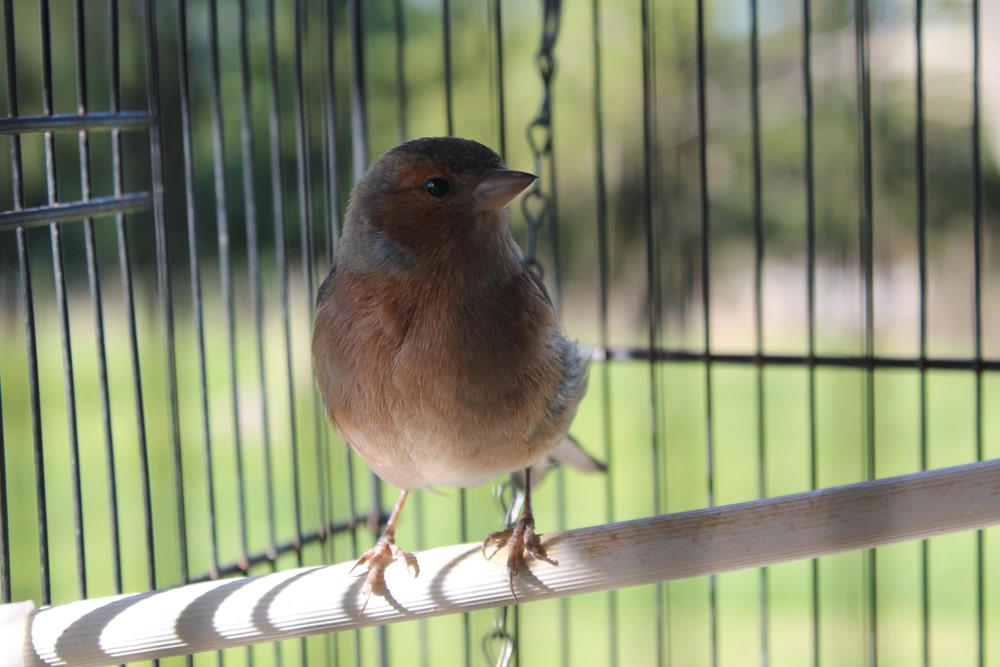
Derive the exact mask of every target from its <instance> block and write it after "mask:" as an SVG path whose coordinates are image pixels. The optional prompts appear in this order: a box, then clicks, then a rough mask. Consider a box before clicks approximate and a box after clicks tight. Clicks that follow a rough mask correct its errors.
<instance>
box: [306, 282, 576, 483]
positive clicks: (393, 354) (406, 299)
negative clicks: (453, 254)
mask: <svg viewBox="0 0 1000 667" xmlns="http://www.w3.org/2000/svg"><path fill="white" fill-rule="evenodd" d="M521 280H523V279H521V278H516V279H515V280H514V281H512V282H511V283H509V284H507V285H503V286H500V287H498V288H496V289H493V290H480V291H476V290H474V289H470V288H469V286H467V285H466V286H461V285H454V284H452V285H441V286H438V287H437V289H426V288H424V287H423V286H421V285H413V284H407V283H406V281H399V280H395V281H389V280H384V279H383V280H378V279H377V278H375V277H370V276H369V277H366V276H349V277H346V278H345V279H343V280H340V281H338V282H337V284H336V285H334V286H333V287H332V288H331V289H332V292H331V294H330V298H328V299H327V300H326V302H325V303H324V304H323V305H321V307H320V308H319V309H318V310H317V317H316V324H315V330H314V340H313V352H314V359H315V364H316V375H317V382H318V384H319V387H320V390H321V392H322V394H323V397H324V401H325V402H326V406H327V410H328V412H329V414H330V416H331V418H332V419H333V421H334V423H335V424H337V426H338V427H339V429H340V430H341V432H342V433H343V435H344V437H345V439H346V440H347V442H348V443H349V444H350V446H351V447H352V448H353V449H354V450H355V451H357V452H358V453H359V454H360V455H361V456H362V458H364V459H365V460H366V461H367V462H368V463H369V465H371V467H372V468H373V469H374V470H375V471H376V473H378V474H379V475H380V476H381V477H383V478H384V479H385V480H386V481H388V482H390V483H392V484H394V485H397V486H400V487H401V488H419V487H430V486H438V485H440V486H470V485H474V484H478V483H481V482H483V481H486V480H488V479H490V478H492V477H495V476H497V475H500V474H503V473H505V472H509V471H511V470H515V469H518V468H521V467H524V466H526V465H529V464H530V463H532V462H534V461H536V460H538V459H540V458H541V457H543V456H544V455H546V454H547V453H548V451H549V450H550V449H551V448H552V447H554V446H555V444H557V442H558V439H559V437H561V435H562V432H560V428H562V429H563V430H564V427H562V425H561V424H556V423H553V424H551V425H549V424H547V420H548V421H551V417H550V416H549V415H547V413H546V409H545V407H546V404H547V401H548V398H549V397H550V396H551V394H552V392H554V391H555V388H556V387H557V386H558V384H559V380H560V363H561V362H560V358H559V350H558V337H559V334H558V331H557V329H556V326H555V320H554V315H553V314H552V311H551V307H550V306H548V304H547V302H545V301H544V298H541V299H540V298H539V295H536V294H535V293H534V291H532V290H531V289H529V287H528V286H527V284H526V283H524V282H521ZM456 287H459V288H462V289H455V288H456Z"/></svg>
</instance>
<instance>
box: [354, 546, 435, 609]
mask: <svg viewBox="0 0 1000 667" xmlns="http://www.w3.org/2000/svg"><path fill="white" fill-rule="evenodd" d="M394 560H398V561H399V562H400V563H402V564H403V565H405V566H406V570H407V571H408V572H409V573H410V576H411V577H416V576H417V575H418V574H420V566H419V565H418V564H417V557H416V556H414V555H413V554H411V553H407V552H405V551H403V550H402V549H401V548H399V546H398V545H397V544H396V541H395V540H394V539H393V538H392V536H391V535H384V534H383V535H382V536H381V537H379V538H378V541H377V542H376V543H375V546H373V547H372V548H371V549H369V550H368V551H366V552H365V553H364V554H362V556H361V558H359V559H358V562H357V563H355V564H354V567H352V568H351V572H354V570H356V569H357V568H359V567H361V566H362V565H364V564H366V563H367V564H368V575H367V576H366V577H365V583H364V586H362V587H361V594H362V595H363V596H364V599H365V600H364V602H363V603H362V604H361V611H362V612H363V611H364V610H365V607H367V606H368V600H369V599H370V598H371V596H372V593H373V592H375V591H379V592H380V594H381V592H383V591H385V568H386V566H388V565H389V564H390V563H392V561H394Z"/></svg>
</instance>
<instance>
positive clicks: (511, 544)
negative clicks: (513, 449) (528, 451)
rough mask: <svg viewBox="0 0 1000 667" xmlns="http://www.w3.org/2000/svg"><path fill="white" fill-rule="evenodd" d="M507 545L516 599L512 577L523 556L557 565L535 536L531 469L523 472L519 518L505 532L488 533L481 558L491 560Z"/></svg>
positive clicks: (521, 562) (508, 570)
mask: <svg viewBox="0 0 1000 667" xmlns="http://www.w3.org/2000/svg"><path fill="white" fill-rule="evenodd" d="M504 545H507V574H508V577H509V580H510V594H511V595H512V596H514V599H515V600H516V599H517V593H515V592H514V576H515V575H516V574H517V571H518V569H520V567H521V566H522V565H524V555H525V554H526V553H527V554H528V555H530V556H531V557H532V558H537V559H538V560H544V561H545V562H546V563H551V564H552V565H558V563H557V562H556V561H554V560H552V559H551V558H549V557H548V555H547V554H546V553H545V547H543V546H542V542H541V540H539V539H538V535H537V534H535V516H534V514H532V513H531V468H528V469H526V470H525V471H524V508H523V509H522V510H521V517H520V518H519V519H518V520H517V521H516V522H515V523H514V525H513V526H511V527H510V528H508V529H507V530H499V531H497V532H494V533H490V534H489V535H487V536H486V539H485V540H484V541H483V556H485V557H486V558H488V559H489V558H492V557H493V555H494V554H495V553H496V552H497V551H499V550H500V548H501V547H503V546H504ZM488 547H493V553H491V554H490V555H488V556H487V555H486V549H487V548H488Z"/></svg>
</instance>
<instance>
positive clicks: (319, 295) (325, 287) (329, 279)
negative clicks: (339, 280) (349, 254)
mask: <svg viewBox="0 0 1000 667" xmlns="http://www.w3.org/2000/svg"><path fill="white" fill-rule="evenodd" d="M336 273H337V264H336V262H334V263H333V264H331V265H330V273H328V274H327V275H326V278H324V279H323V282H322V283H320V286H319V289H318V290H316V307H317V308H319V304H320V303H321V302H322V301H323V297H325V296H326V293H327V291H329V289H330V285H332V284H333V276H334V275H335V274H336Z"/></svg>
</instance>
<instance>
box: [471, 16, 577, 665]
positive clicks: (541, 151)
mask: <svg viewBox="0 0 1000 667" xmlns="http://www.w3.org/2000/svg"><path fill="white" fill-rule="evenodd" d="M561 14H562V0H542V40H541V45H540V46H539V48H538V53H537V54H536V55H535V64H536V66H537V67H538V73H539V75H541V78H542V103H541V105H540V106H539V109H538V113H537V114H536V115H535V117H534V118H533V119H532V120H531V122H530V123H528V126H527V128H526V130H525V134H526V136H527V140H528V145H529V146H530V147H531V153H532V156H533V157H534V163H535V174H537V175H538V179H536V180H535V182H534V183H532V185H531V187H530V189H529V190H528V192H527V193H525V195H524V197H522V198H521V212H522V213H523V214H524V219H525V221H526V222H527V225H528V229H527V231H528V237H527V242H526V244H525V246H526V247H525V250H524V261H525V262H527V264H528V267H529V268H530V269H531V270H532V271H534V272H535V274H536V275H537V276H538V277H539V279H541V278H542V277H543V276H544V272H543V269H542V265H541V263H540V262H539V261H538V258H537V249H538V234H539V232H540V231H541V229H542V228H543V227H544V226H545V224H546V223H547V222H549V216H550V215H551V214H552V195H551V194H550V192H549V188H550V187H551V186H550V184H549V182H548V180H549V179H546V178H544V177H543V176H544V174H545V173H546V170H545V167H547V166H548V165H550V164H551V162H550V161H551V158H552V105H551V102H552V75H553V74H554V72H555V55H554V53H553V50H554V49H555V45H556V38H557V37H558V36H559V20H560V17H561ZM493 495H494V497H495V498H496V499H497V503H498V504H499V505H500V509H501V511H502V512H503V515H504V519H505V521H506V522H507V525H512V524H513V523H514V521H516V520H517V516H518V514H519V513H520V508H521V506H522V504H523V503H524V489H523V488H520V487H519V486H517V485H515V484H514V483H513V482H512V481H511V479H510V478H508V480H507V481H505V482H503V483H502V484H499V485H497V487H496V488H495V489H494V493H493ZM508 610H509V608H508V607H500V608H498V609H497V610H496V612H495V614H494V617H493V632H491V633H490V634H488V635H486V637H484V638H483V644H482V650H483V657H484V658H486V663H487V664H489V665H495V666H496V667H507V666H508V665H509V664H510V662H511V659H512V658H513V657H514V651H515V649H516V647H517V644H516V640H515V638H514V636H513V635H512V634H511V633H510V632H508V631H507V612H508Z"/></svg>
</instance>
